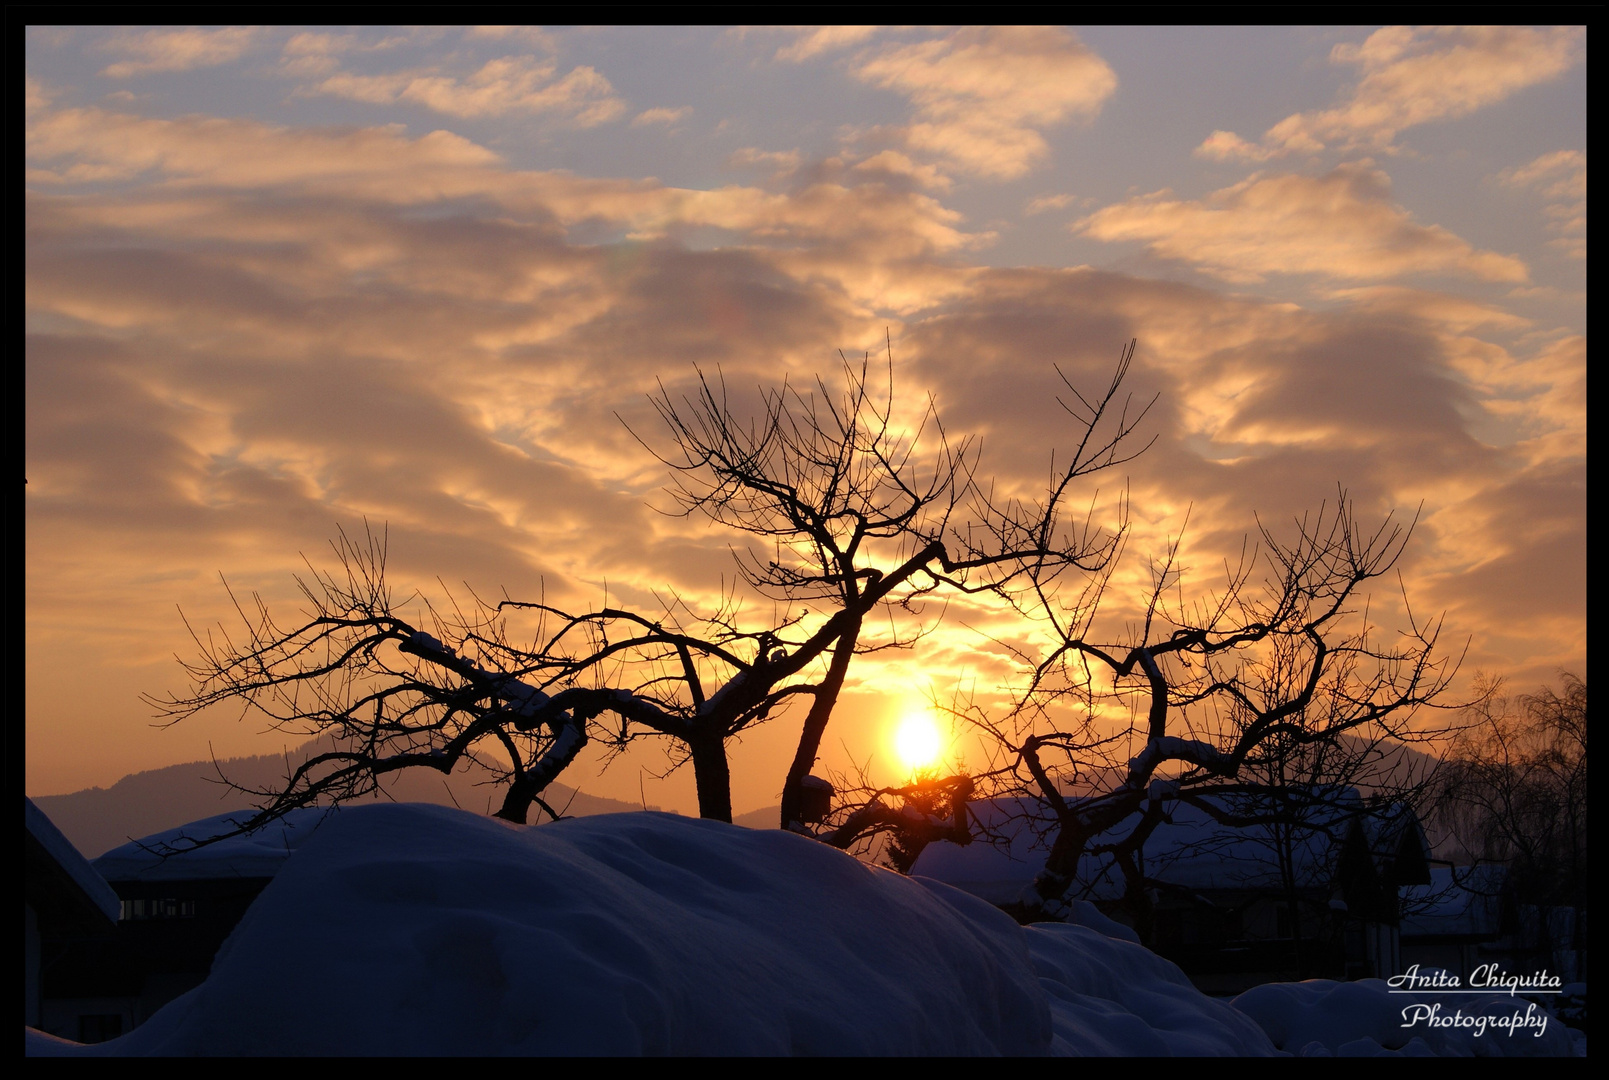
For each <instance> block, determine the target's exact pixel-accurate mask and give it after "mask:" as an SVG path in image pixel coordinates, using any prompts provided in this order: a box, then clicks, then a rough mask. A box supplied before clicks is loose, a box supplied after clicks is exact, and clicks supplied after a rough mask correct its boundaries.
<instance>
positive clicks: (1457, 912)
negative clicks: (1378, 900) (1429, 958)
mask: <svg viewBox="0 0 1609 1080" xmlns="http://www.w3.org/2000/svg"><path fill="white" fill-rule="evenodd" d="M1507 881H1508V867H1506V866H1500V865H1495V864H1487V865H1485V866H1474V867H1470V866H1433V867H1431V868H1430V884H1429V885H1414V886H1411V887H1409V888H1407V889H1404V890H1403V891H1402V910H1403V916H1402V933H1403V934H1404V935H1405V936H1417V935H1422V934H1434V935H1454V936H1475V937H1488V936H1495V935H1496V934H1497V933H1498V932H1499V930H1500V928H1501V924H1502V917H1503V901H1502V893H1503V889H1504V886H1505V884H1506V883H1507Z"/></svg>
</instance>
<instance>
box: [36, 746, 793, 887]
mask: <svg viewBox="0 0 1609 1080" xmlns="http://www.w3.org/2000/svg"><path fill="white" fill-rule="evenodd" d="M327 748H328V744H323V745H321V744H320V743H319V742H318V741H317V740H315V741H313V742H309V743H307V744H305V745H303V746H301V747H298V748H297V749H295V750H293V751H291V753H290V755H289V757H290V760H292V761H298V762H300V761H302V760H305V759H306V758H307V757H308V755H310V754H312V753H315V752H321V751H322V750H324V749H327ZM285 763H286V758H285V757H284V756H281V755H278V754H265V755H261V756H258V757H241V758H229V759H227V760H224V761H220V762H219V763H218V765H217V766H216V767H215V766H214V765H213V763H212V762H210V761H191V762H187V763H185V764H183V765H169V766H168V767H167V768H164V769H150V770H147V771H146V772H138V773H132V774H130V775H128V776H125V777H123V779H121V780H119V781H118V782H117V783H115V784H113V785H112V786H111V787H109V788H98V787H93V788H86V789H84V790H83V791H75V792H72V793H71V794H68V795H41V796H39V797H37V798H35V799H34V804H35V805H36V806H38V807H39V809H41V810H43V811H44V812H45V813H46V814H47V815H48V816H49V817H50V820H51V821H53V822H55V824H56V827H57V828H58V829H60V830H61V831H62V833H63V835H65V836H66V837H67V839H68V840H71V841H72V843H73V846H74V847H76V848H77V849H78V850H79V851H80V852H81V853H83V855H84V856H85V857H86V858H90V859H93V858H96V857H98V856H100V855H103V854H105V853H106V852H108V851H110V850H111V849H112V848H114V847H117V846H119V845H121V844H126V843H128V841H129V840H131V839H139V838H140V837H144V836H150V835H151V834H152V833H155V832H161V831H162V830H164V829H171V828H174V827H176V826H179V825H183V824H185V823H187V822H191V821H196V820H198V819H200V818H205V817H212V816H213V815H214V814H224V813H230V812H233V811H235V810H246V809H249V808H250V807H251V805H252V800H251V798H250V796H247V795H242V794H241V793H240V792H238V791H234V790H232V789H230V788H229V787H227V786H225V785H224V784H222V783H221V782H220V781H219V779H218V773H219V770H220V769H221V770H222V772H223V774H224V775H225V776H227V777H229V779H230V780H231V781H233V782H234V783H236V784H240V785H242V786H246V787H255V788H269V787H274V786H276V785H278V784H279V783H280V782H281V781H282V780H283V778H284V776H285ZM483 779H484V773H482V774H480V775H476V774H475V773H471V772H459V773H455V774H454V775H453V776H451V777H444V776H442V775H441V774H439V773H436V772H433V771H431V770H428V769H404V770H402V771H401V772H399V773H397V774H395V777H394V779H392V780H391V781H390V782H388V783H387V785H386V790H387V793H388V794H389V796H390V797H391V798H392V799H393V800H395V801H397V802H424V803H437V804H440V805H442V806H460V807H462V808H463V809H465V810H474V811H477V812H480V813H490V812H491V811H492V810H493V809H495V808H496V801H500V800H501V792H500V791H498V790H497V789H494V788H493V787H490V786H485V785H482V784H481V783H480V781H481V780H483ZM375 797H376V798H378V797H379V796H375ZM543 798H545V799H546V800H547V802H548V804H549V805H550V806H552V807H553V808H554V809H555V810H557V811H559V812H560V813H561V814H565V815H567V816H575V817H585V816H589V815H592V814H615V813H622V812H626V811H632V810H641V809H642V806H640V805H639V804H636V803H626V802H621V801H619V800H617V799H605V798H600V797H598V796H596V795H587V794H584V793H582V792H578V791H576V790H575V789H574V788H571V787H566V786H565V785H563V784H552V785H550V786H549V787H548V789H547V791H546V793H545V794H544V796H543ZM494 800H496V801H494ZM649 809H650V810H657V809H659V808H658V807H655V806H650V807H649ZM778 812H779V811H777V810H771V811H756V812H755V814H760V813H769V814H770V820H769V822H768V823H767V824H768V826H770V827H774V826H775V824H776V816H777V814H778ZM744 816H745V817H752V816H755V815H744ZM543 817H544V820H545V819H546V815H543ZM532 819H533V820H535V815H534V814H533V816H532Z"/></svg>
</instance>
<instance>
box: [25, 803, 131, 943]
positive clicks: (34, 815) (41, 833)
mask: <svg viewBox="0 0 1609 1080" xmlns="http://www.w3.org/2000/svg"><path fill="white" fill-rule="evenodd" d="M22 801H23V802H24V803H26V804H27V810H26V814H25V818H26V821H27V835H28V837H29V839H30V840H32V841H33V842H34V843H35V844H37V845H38V847H39V850H40V851H41V852H42V853H43V854H45V855H47V856H48V857H49V859H50V860H51V861H52V862H54V863H55V866H56V867H57V868H59V870H60V873H61V877H62V879H63V880H64V881H65V882H69V883H70V884H71V888H73V889H74V890H76V891H77V892H78V893H79V894H81V897H82V900H83V901H84V902H85V903H86V904H87V905H89V906H92V907H93V908H94V909H95V910H97V911H99V912H100V913H101V914H102V915H105V916H106V918H107V919H108V920H110V921H111V922H114V923H115V922H117V915H118V908H119V901H118V899H117V893H115V892H113V891H112V887H111V886H110V885H108V884H107V883H106V879H105V878H103V877H102V876H101V875H100V874H98V873H96V872H95V869H94V867H92V866H91V865H90V863H89V860H88V859H85V858H84V856H83V855H81V854H79V851H78V849H77V848H75V847H73V845H72V842H71V841H70V840H68V839H67V838H66V837H65V836H63V835H62V834H61V830H60V829H58V828H56V825H55V823H54V822H53V821H51V820H50V818H48V817H46V816H45V812H44V811H43V810H41V809H39V807H37V806H35V805H34V801H33V800H32V799H30V798H28V797H27V796H23V800H22ZM29 869H30V872H32V871H34V869H35V868H33V867H30V868H29ZM40 884H43V883H40Z"/></svg>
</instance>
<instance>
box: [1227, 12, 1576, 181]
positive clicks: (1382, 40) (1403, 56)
mask: <svg viewBox="0 0 1609 1080" xmlns="http://www.w3.org/2000/svg"><path fill="white" fill-rule="evenodd" d="M1585 42H1586V31H1585V29H1584V28H1583V27H1569V26H1563V27H1551V28H1546V29H1538V28H1534V27H1526V26H1463V27H1458V26H1442V27H1420V28H1414V27H1406V26H1389V27H1386V28H1384V29H1382V30H1376V31H1375V32H1374V33H1372V34H1370V35H1369V37H1368V38H1367V39H1366V40H1365V41H1364V42H1363V44H1361V45H1347V44H1343V45H1337V46H1336V47H1335V48H1334V49H1333V50H1332V51H1331V53H1330V60H1331V62H1332V63H1336V64H1349V65H1353V66H1356V67H1358V68H1359V69H1361V71H1362V73H1363V77H1362V78H1361V79H1360V80H1359V81H1358V83H1357V85H1356V86H1354V87H1353V88H1352V92H1351V96H1350V97H1349V98H1348V100H1347V101H1345V102H1343V103H1342V104H1340V105H1338V106H1336V107H1335V108H1333V109H1324V110H1319V111H1315V112H1304V113H1293V114H1292V115H1290V116H1287V117H1286V118H1285V119H1284V120H1281V121H1280V122H1279V123H1277V124H1275V125H1274V126H1273V127H1271V128H1269V129H1268V131H1267V132H1266V133H1265V134H1264V135H1263V138H1262V140H1261V142H1260V143H1251V142H1247V141H1246V140H1245V139H1242V138H1241V137H1240V136H1238V135H1236V134H1235V133H1234V132H1230V131H1214V132H1213V133H1212V134H1211V135H1210V136H1208V138H1207V139H1206V140H1205V141H1204V142H1202V144H1201V145H1200V146H1198V147H1197V148H1196V154H1197V155H1198V156H1201V157H1206V158H1214V159H1218V160H1233V159H1244V160H1251V161H1267V160H1269V159H1270V158H1274V157H1280V156H1283V155H1285V154H1291V153H1314V152H1317V151H1319V150H1323V149H1324V148H1325V147H1339V148H1340V149H1343V150H1345V149H1354V148H1358V147H1363V148H1366V149H1368V150H1371V151H1373V152H1376V153H1389V152H1390V151H1391V149H1392V142H1393V140H1395V139H1396V137H1397V135H1398V134H1399V133H1400V132H1402V131H1403V130H1405V129H1407V128H1410V127H1414V126H1416V125H1418V124H1426V123H1430V122H1433V121H1437V120H1452V119H1456V118H1457V117H1460V116H1466V115H1468V114H1469V113H1472V112H1474V111H1475V110H1477V109H1481V108H1484V107H1486V106H1488V105H1493V104H1496V103H1497V102H1499V101H1503V100H1505V99H1506V98H1508V97H1511V96H1512V95H1514V94H1515V93H1518V92H1519V91H1520V90H1523V89H1525V88H1526V87H1528V86H1534V85H1536V84H1537V83H1542V82H1546V81H1548V80H1550V79H1555V78H1558V77H1559V76H1560V75H1562V74H1564V72H1566V71H1568V70H1569V69H1570V68H1571V67H1573V66H1574V65H1575V64H1577V63H1579V62H1580V60H1581V58H1582V55H1583V53H1584V48H1583V46H1584V45H1585Z"/></svg>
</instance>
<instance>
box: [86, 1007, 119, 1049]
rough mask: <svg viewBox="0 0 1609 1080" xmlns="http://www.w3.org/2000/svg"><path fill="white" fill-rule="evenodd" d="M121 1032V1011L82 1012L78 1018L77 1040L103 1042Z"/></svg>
mask: <svg viewBox="0 0 1609 1080" xmlns="http://www.w3.org/2000/svg"><path fill="white" fill-rule="evenodd" d="M121 1034H123V1014H122V1013H84V1014H83V1015H82V1016H80V1017H79V1018H78V1041H79V1042H82V1043H98V1042H105V1041H106V1040H107V1039H115V1038H117V1037H118V1036H119V1035H121Z"/></svg>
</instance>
